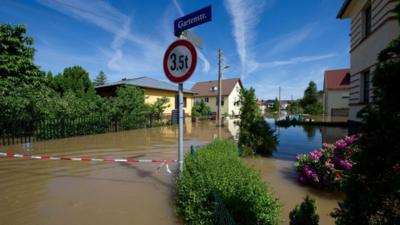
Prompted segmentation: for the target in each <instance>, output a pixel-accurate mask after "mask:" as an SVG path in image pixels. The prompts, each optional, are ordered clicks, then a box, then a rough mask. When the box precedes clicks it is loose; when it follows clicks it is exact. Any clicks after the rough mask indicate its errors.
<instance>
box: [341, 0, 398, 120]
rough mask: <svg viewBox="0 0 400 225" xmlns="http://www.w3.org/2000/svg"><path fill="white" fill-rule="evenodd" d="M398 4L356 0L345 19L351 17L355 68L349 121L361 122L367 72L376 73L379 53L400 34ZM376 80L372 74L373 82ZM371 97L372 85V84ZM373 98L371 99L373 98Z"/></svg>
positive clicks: (353, 67) (352, 78)
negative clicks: (368, 14) (368, 12)
mask: <svg viewBox="0 0 400 225" xmlns="http://www.w3.org/2000/svg"><path fill="white" fill-rule="evenodd" d="M396 4H397V2H396V1H393V0H370V1H368V0H352V1H351V2H350V4H349V6H348V7H347V10H346V11H345V13H344V14H343V16H342V18H351V20H352V22H351V34H350V35H351V50H350V53H351V63H350V64H351V69H350V74H351V78H350V82H351V84H350V86H351V87H350V99H349V105H350V112H349V120H351V121H360V119H359V118H357V113H358V111H359V110H360V109H362V108H363V107H364V106H365V102H363V100H364V96H363V93H364V79H363V78H364V76H363V75H362V74H363V73H364V72H365V71H368V70H369V71H370V74H372V73H373V70H374V66H375V65H376V63H377V56H378V54H379V52H380V51H381V50H382V49H384V48H385V47H386V46H387V45H388V44H389V43H390V41H392V40H393V39H394V38H396V37H397V36H398V35H399V34H400V26H399V24H398V22H397V20H396V14H395V13H394V12H393V11H392V10H393V9H394V8H395V6H396ZM369 5H370V6H371V32H370V33H369V34H368V35H365V28H364V27H365V26H364V25H365V21H366V18H365V15H366V14H365V9H366V8H367V7H368V6H369ZM371 79H372V77H371V75H370V81H371ZM369 87H370V88H369V90H370V92H369V93H370V96H371V95H372V82H370V83H369ZM370 99H371V98H370Z"/></svg>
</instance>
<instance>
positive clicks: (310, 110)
mask: <svg viewBox="0 0 400 225" xmlns="http://www.w3.org/2000/svg"><path fill="white" fill-rule="evenodd" d="M300 104H301V106H302V107H303V109H304V112H305V113H307V114H320V113H322V104H321V103H320V102H319V101H318V91H317V84H316V83H315V82H314V81H310V83H308V87H307V88H306V90H304V97H303V99H302V100H301V101H300Z"/></svg>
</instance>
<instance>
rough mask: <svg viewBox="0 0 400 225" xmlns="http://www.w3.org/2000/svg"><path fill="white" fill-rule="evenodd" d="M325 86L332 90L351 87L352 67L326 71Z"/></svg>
mask: <svg viewBox="0 0 400 225" xmlns="http://www.w3.org/2000/svg"><path fill="white" fill-rule="evenodd" d="M324 87H325V88H327V89H330V90H332V89H346V88H350V69H338V70H327V71H325V74H324Z"/></svg>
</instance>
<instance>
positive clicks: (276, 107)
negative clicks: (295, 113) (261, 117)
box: [271, 98, 280, 112]
mask: <svg viewBox="0 0 400 225" xmlns="http://www.w3.org/2000/svg"><path fill="white" fill-rule="evenodd" d="M279 107H280V106H279V101H278V98H275V100H274V102H273V103H272V108H271V111H272V112H277V111H278V110H279Z"/></svg>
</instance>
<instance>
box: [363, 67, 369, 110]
mask: <svg viewBox="0 0 400 225" xmlns="http://www.w3.org/2000/svg"><path fill="white" fill-rule="evenodd" d="M370 79H371V75H370V72H369V70H368V71H365V72H363V73H362V74H361V82H362V83H361V87H362V90H361V94H362V96H361V102H362V103H368V102H370V94H369V92H370V83H371V82H370Z"/></svg>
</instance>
